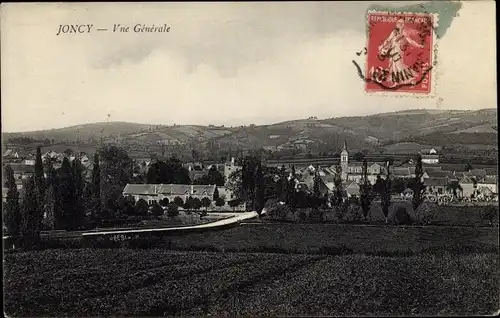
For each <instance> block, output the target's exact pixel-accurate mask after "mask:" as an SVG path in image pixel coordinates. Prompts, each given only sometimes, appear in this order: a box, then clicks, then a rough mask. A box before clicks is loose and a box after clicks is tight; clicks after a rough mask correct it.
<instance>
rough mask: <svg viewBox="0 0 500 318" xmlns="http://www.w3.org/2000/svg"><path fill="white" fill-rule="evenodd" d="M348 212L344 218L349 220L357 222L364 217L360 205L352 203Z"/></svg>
mask: <svg viewBox="0 0 500 318" xmlns="http://www.w3.org/2000/svg"><path fill="white" fill-rule="evenodd" d="M346 212H347V213H346V214H345V217H344V220H345V221H348V222H357V221H361V220H362V219H363V210H362V209H361V207H360V206H359V205H355V204H350V205H349V206H348V207H347V211H346Z"/></svg>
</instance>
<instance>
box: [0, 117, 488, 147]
mask: <svg viewBox="0 0 500 318" xmlns="http://www.w3.org/2000/svg"><path fill="white" fill-rule="evenodd" d="M19 137H24V138H26V137H27V138H33V139H36V140H39V141H43V140H49V141H54V142H55V143H57V142H59V143H61V142H62V143H71V142H74V141H76V140H79V141H80V142H83V143H89V144H96V143H98V142H99V141H100V140H101V138H102V140H103V141H105V142H119V143H123V144H126V145H135V146H137V147H142V148H144V149H147V148H148V147H151V146H153V145H158V144H160V143H164V144H168V145H176V144H184V145H196V146H205V147H207V146H211V147H214V146H215V147H219V148H227V147H232V149H236V148H241V149H249V148H258V147H265V148H267V149H271V150H272V149H283V148H290V147H294V146H295V147H296V146H299V148H300V145H307V146H306V147H307V148H308V149H314V150H315V151H322V150H321V149H323V150H324V149H330V151H332V150H333V151H335V148H338V147H339V146H341V145H342V144H343V142H344V140H346V141H347V144H348V146H349V148H350V149H351V150H354V149H358V150H361V149H369V150H377V151H381V150H385V151H386V152H392V153H398V152H406V151H410V152H413V151H414V150H415V149H418V148H419V147H449V146H455V145H463V146H467V147H468V146H471V147H481V145H482V146H484V147H494V148H496V149H498V133H497V110H496V109H483V110H478V111H467V110H426V109H422V110H409V111H399V112H393V113H384V114H376V115H370V116H357V117H337V118H329V119H303V120H292V121H285V122H280V123H276V124H271V125H250V126H244V127H223V126H222V127H215V126H196V125H174V126H162V125H148V124H136V123H125V122H109V123H94V124H85V125H79V126H72V127H67V128H62V129H52V130H44V131H34V132H23V133H3V134H2V139H3V140H4V141H8V140H11V142H12V138H19Z"/></svg>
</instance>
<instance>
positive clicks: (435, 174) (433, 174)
mask: <svg viewBox="0 0 500 318" xmlns="http://www.w3.org/2000/svg"><path fill="white" fill-rule="evenodd" d="M425 173H427V175H428V176H429V179H432V178H454V175H453V172H451V171H443V170H434V171H427V170H425Z"/></svg>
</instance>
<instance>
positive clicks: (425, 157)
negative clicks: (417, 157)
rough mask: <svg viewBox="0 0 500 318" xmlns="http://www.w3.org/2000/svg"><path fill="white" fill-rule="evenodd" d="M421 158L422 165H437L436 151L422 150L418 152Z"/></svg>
mask: <svg viewBox="0 0 500 318" xmlns="http://www.w3.org/2000/svg"><path fill="white" fill-rule="evenodd" d="M420 153H421V156H422V163H427V164H437V163H439V155H438V153H437V151H436V149H434V148H432V149H422V150H421V151H420Z"/></svg>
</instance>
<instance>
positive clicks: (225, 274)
mask: <svg viewBox="0 0 500 318" xmlns="http://www.w3.org/2000/svg"><path fill="white" fill-rule="evenodd" d="M498 261H499V260H498V255H497V254H489V253H481V254H469V255H465V256H464V255H461V256H457V255H453V254H447V253H444V254H441V255H439V256H437V255H430V254H422V255H415V256H410V257H377V256H366V255H344V256H340V255H337V256H331V255H305V254H273V253H267V254H266V253H202V252H170V251H167V250H164V249H148V250H133V249H78V250H46V251H39V252H24V253H15V254H7V255H6V260H5V263H4V266H5V276H4V286H5V290H6V293H5V301H4V305H5V309H4V311H5V313H6V314H7V315H9V316H15V317H16V316H59V317H61V316H79V317H83V316H111V315H112V316H136V317H137V316H163V315H181V316H195V315H212V316H229V315H242V316H276V315H311V316H319V315H334V316H336V315H457V314H458V315H468V314H469V315H485V314H491V313H493V312H494V311H495V310H496V309H497V307H498V300H499V283H500V280H499V271H498V268H500V267H499V264H498Z"/></svg>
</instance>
